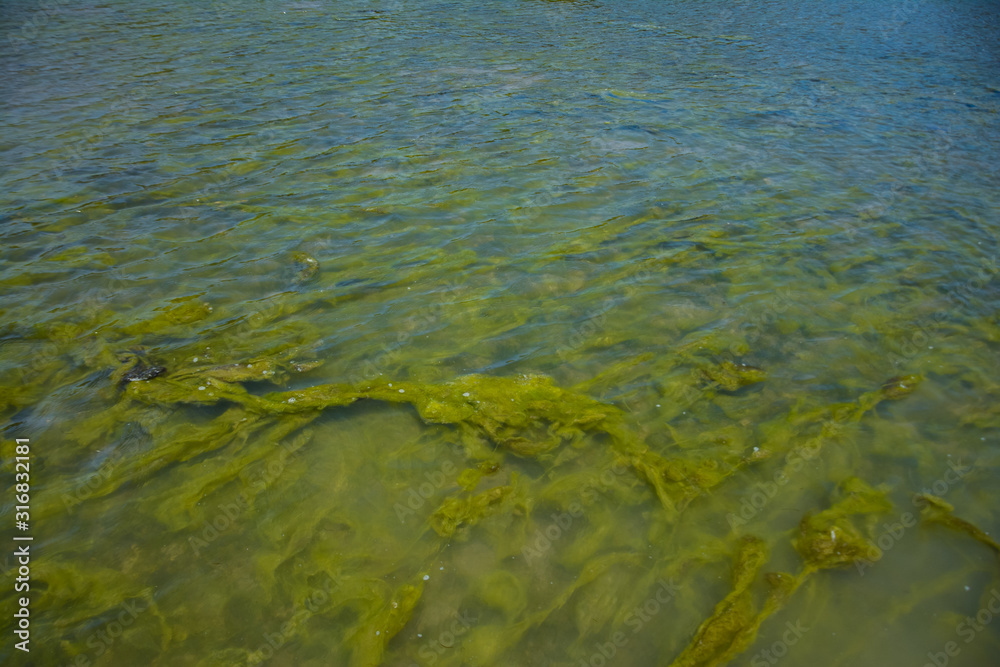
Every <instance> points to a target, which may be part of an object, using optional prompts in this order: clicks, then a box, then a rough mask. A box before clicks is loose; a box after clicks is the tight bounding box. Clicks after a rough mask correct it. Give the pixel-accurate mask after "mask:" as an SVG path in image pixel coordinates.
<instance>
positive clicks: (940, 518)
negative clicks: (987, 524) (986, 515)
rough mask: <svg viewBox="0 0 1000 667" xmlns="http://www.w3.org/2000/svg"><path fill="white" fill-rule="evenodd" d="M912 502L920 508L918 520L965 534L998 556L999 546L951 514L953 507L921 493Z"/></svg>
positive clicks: (980, 531)
mask: <svg viewBox="0 0 1000 667" xmlns="http://www.w3.org/2000/svg"><path fill="white" fill-rule="evenodd" d="M913 502H914V504H916V505H917V506H918V507H920V518H921V519H923V520H924V521H926V522H927V523H938V524H941V525H943V526H946V527H948V528H951V529H952V530H957V531H959V532H962V533H965V534H966V535H968V536H969V537H971V538H973V539H974V540H977V541H978V542H981V543H983V544H985V545H986V546H988V547H989V548H990V549H992V550H993V552H994V553H995V554H996V555H997V556H1000V544H998V543H997V541H996V540H994V539H993V538H992V537H990V536H989V534H988V533H986V532H984V531H983V530H982V529H981V528H979V527H978V526H976V525H975V524H972V523H970V522H968V521H966V520H965V519H962V518H960V517H957V516H955V515H954V514H953V512H954V511H955V508H954V506H952V505H951V504H950V503H948V502H947V501H946V500H944V499H943V498H939V497H937V496H935V495H932V494H929V493H921V494H917V495H916V496H914V499H913Z"/></svg>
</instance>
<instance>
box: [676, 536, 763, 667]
mask: <svg viewBox="0 0 1000 667" xmlns="http://www.w3.org/2000/svg"><path fill="white" fill-rule="evenodd" d="M767 556H768V550H767V547H766V546H765V544H764V542H763V540H760V539H758V538H754V537H746V538H744V539H743V542H742V544H741V545H740V547H739V549H738V551H737V554H736V561H735V563H734V564H733V573H732V576H733V590H732V591H731V592H730V593H729V594H728V595H727V596H726V597H725V598H724V599H723V600H722V601H721V602H719V604H718V605H716V607H715V611H714V612H713V613H712V615H711V616H710V617H709V618H707V619H706V620H705V621H704V622H703V623H702V624H701V625H700V626H699V627H698V630H697V632H695V635H694V638H693V639H692V640H691V643H690V644H689V645H688V647H687V648H686V649H684V651H683V652H682V653H681V654H680V655H678V656H677V658H676V659H675V660H674V661H673V662H671V663H670V667H710V666H712V665H720V664H724V663H726V662H728V661H729V659H730V658H732V657H733V656H735V655H738V654H739V653H742V652H743V651H744V650H745V649H746V648H747V647H748V646H749V645H750V644H751V643H752V642H753V639H754V637H755V636H756V631H757V627H758V626H759V624H760V621H761V620H762V619H758V616H757V613H756V609H755V607H754V603H753V597H752V594H751V592H750V586H751V585H752V584H753V582H754V580H755V579H756V578H757V575H758V573H759V572H760V569H761V568H762V567H763V566H764V563H765V562H766V561H767Z"/></svg>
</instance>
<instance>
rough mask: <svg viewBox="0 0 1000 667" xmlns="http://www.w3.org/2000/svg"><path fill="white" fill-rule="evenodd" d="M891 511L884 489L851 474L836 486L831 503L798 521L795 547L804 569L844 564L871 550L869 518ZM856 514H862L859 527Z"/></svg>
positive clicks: (870, 522)
mask: <svg viewBox="0 0 1000 667" xmlns="http://www.w3.org/2000/svg"><path fill="white" fill-rule="evenodd" d="M890 511H892V503H890V502H889V500H888V498H887V497H886V495H885V492H883V491H878V490H876V489H873V488H872V487H870V486H869V485H868V484H866V483H865V482H864V481H862V480H860V479H858V478H856V477H851V478H848V479H846V480H844V482H842V483H841V484H840V485H839V486H838V488H837V494H836V499H835V502H834V504H833V506H832V507H830V508H828V509H825V510H823V511H822V512H818V513H817V514H811V515H807V516H806V517H804V518H803V519H802V522H801V523H800V524H799V534H798V536H797V538H796V540H795V548H796V550H797V551H798V552H799V554H800V555H801V556H802V558H803V560H805V563H806V567H805V572H812V571H817V570H824V569H829V568H837V567H846V566H849V565H853V564H855V563H858V562H861V561H864V560H866V559H867V558H868V557H869V556H870V554H871V550H872V547H871V538H872V534H873V532H874V531H873V524H872V520H874V519H876V518H877V517H878V515H879V514H886V513H888V512H890ZM856 517H862V518H865V519H866V521H867V525H862V526H861V527H859V526H858V525H857V520H856Z"/></svg>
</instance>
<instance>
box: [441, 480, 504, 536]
mask: <svg viewBox="0 0 1000 667" xmlns="http://www.w3.org/2000/svg"><path fill="white" fill-rule="evenodd" d="M513 490H514V488H513V487H511V486H496V487H493V488H492V489H489V490H487V491H483V492H482V493H479V494H476V495H474V496H467V497H465V498H448V499H447V500H445V502H444V503H442V505H441V507H439V508H437V510H435V511H434V513H433V514H432V515H431V517H430V519H429V522H430V525H431V528H433V529H434V532H436V533H437V534H438V535H440V536H441V537H451V536H452V535H453V534H454V533H455V531H456V530H458V528H459V527H461V526H474V525H475V524H476V523H477V522H478V521H479V520H480V519H482V518H483V517H485V516H487V515H489V514H490V513H492V512H497V511H500V509H501V507H500V506H501V503H503V501H504V500H505V499H506V498H507V497H508V496H509V495H510V493H511V491H513Z"/></svg>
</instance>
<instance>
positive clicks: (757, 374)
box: [701, 360, 767, 391]
mask: <svg viewBox="0 0 1000 667" xmlns="http://www.w3.org/2000/svg"><path fill="white" fill-rule="evenodd" d="M701 374H702V376H703V377H704V378H705V379H706V380H708V381H709V382H711V383H713V384H716V385H718V387H719V388H720V389H722V390H723V391H737V390H739V389H741V388H743V387H746V386H747V385H751V384H755V383H757V382H763V381H764V380H766V379H767V373H765V372H764V371H763V370H761V369H759V368H755V367H753V366H748V365H747V364H737V363H734V362H732V361H728V360H727V361H723V362H722V363H720V364H717V365H715V366H707V367H705V368H702V369H701Z"/></svg>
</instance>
